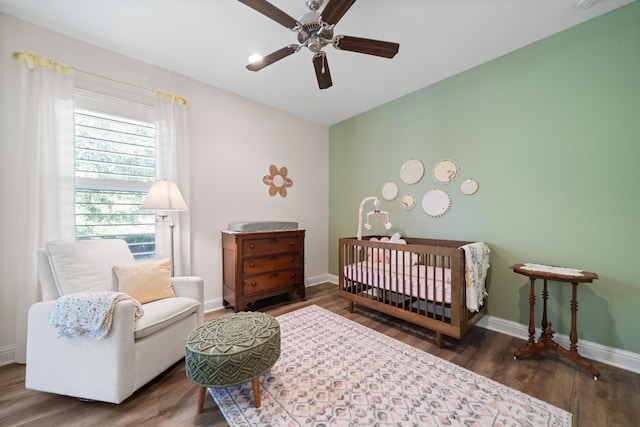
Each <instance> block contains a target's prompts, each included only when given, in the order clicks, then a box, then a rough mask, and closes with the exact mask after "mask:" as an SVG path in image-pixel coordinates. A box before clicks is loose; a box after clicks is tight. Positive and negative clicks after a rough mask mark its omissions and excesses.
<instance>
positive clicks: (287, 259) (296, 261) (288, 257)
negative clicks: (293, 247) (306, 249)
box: [242, 252, 302, 276]
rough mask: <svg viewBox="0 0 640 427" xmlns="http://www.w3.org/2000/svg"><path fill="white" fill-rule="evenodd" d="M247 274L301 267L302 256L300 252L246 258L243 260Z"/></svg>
mask: <svg viewBox="0 0 640 427" xmlns="http://www.w3.org/2000/svg"><path fill="white" fill-rule="evenodd" d="M242 265H243V269H244V274H245V276H247V275H250V274H257V273H264V272H265V271H275V270H285V269H288V268H289V269H290V268H299V267H300V266H301V265H302V258H301V256H300V253H299V252H294V253H288V254H273V255H267V256H261V257H255V258H245V259H244V260H243V261H242Z"/></svg>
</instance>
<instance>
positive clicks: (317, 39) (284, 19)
mask: <svg viewBox="0 0 640 427" xmlns="http://www.w3.org/2000/svg"><path fill="white" fill-rule="evenodd" d="M239 1H240V2H241V3H244V4H246V5H247V6H249V7H250V8H252V9H254V10H255V11H257V12H260V13H261V14H263V15H265V16H266V17H267V18H271V19H273V20H274V21H276V22H277V23H279V24H280V25H283V26H285V27H287V28H289V29H290V30H292V31H294V32H295V33H296V34H297V36H298V42H299V43H300V44H290V45H288V46H285V47H283V48H282V49H279V50H276V51H275V52H272V53H270V54H269V55H267V56H265V57H263V58H262V59H260V60H258V61H255V62H252V63H251V64H249V65H247V69H248V70H250V71H259V70H261V69H263V68H264V67H266V66H267V65H271V64H273V63H274V62H276V61H279V60H281V59H283V58H286V57H287V56H289V55H291V54H293V53H296V52H297V51H299V50H300V49H301V48H302V47H306V48H308V49H309V50H310V51H311V52H313V53H314V55H313V58H312V60H313V67H314V69H315V72H316V78H317V80H318V87H319V88H320V89H327V88H329V87H331V85H332V84H333V83H332V82H331V74H330V73H329V64H328V62H327V55H326V54H325V52H324V51H323V50H322V48H324V47H325V46H326V45H329V44H330V45H332V46H333V47H334V48H336V49H339V50H348V51H351V52H357V53H364V54H367V55H375V56H380V57H383V58H393V57H394V56H395V55H396V53H398V48H399V47H400V45H399V44H398V43H391V42H385V41H380V40H372V39H363V38H360V37H352V36H342V35H338V36H335V37H334V36H333V27H334V26H335V25H336V24H337V23H338V21H340V19H341V18H342V17H343V16H344V14H345V13H346V12H347V10H349V8H350V7H351V6H352V5H353V4H354V3H355V2H356V0H329V1H328V3H327V5H326V6H325V7H324V9H323V10H322V12H318V10H319V9H320V7H321V6H322V4H323V3H324V0H305V4H306V5H307V7H308V8H309V9H310V10H311V12H309V13H307V14H305V15H304V16H303V17H302V18H301V19H300V20H297V19H294V18H292V17H291V16H289V15H288V14H287V13H285V12H283V11H282V10H280V9H278V8H277V7H276V6H274V5H272V4H271V3H269V2H268V1H266V0H239Z"/></svg>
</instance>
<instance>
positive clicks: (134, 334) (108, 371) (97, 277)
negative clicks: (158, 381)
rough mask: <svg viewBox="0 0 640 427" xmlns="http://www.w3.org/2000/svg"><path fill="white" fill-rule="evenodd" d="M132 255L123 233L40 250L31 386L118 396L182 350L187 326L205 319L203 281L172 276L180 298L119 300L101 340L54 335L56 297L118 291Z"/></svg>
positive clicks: (31, 327) (32, 314)
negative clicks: (138, 309) (119, 272)
mask: <svg viewBox="0 0 640 427" xmlns="http://www.w3.org/2000/svg"><path fill="white" fill-rule="evenodd" d="M133 262H135V261H134V259H133V256H132V254H131V252H130V251H129V248H128V246H127V244H126V242H125V241H124V240H117V239H113V240H78V241H67V242H49V243H48V244H47V245H45V248H44V249H39V250H38V273H39V278H40V286H41V289H42V297H43V302H39V303H36V304H34V305H32V306H31V308H30V310H29V323H28V333H27V366H26V379H25V386H26V388H28V389H33V390H40V391H45V392H50V393H56V394H63V395H68V396H74V397H78V398H82V399H89V400H98V401H103V402H112V403H120V402H122V401H123V400H124V399H126V398H127V397H128V396H130V395H131V394H132V393H133V392H134V391H136V390H137V389H138V388H140V387H141V386H143V385H144V384H146V383H147V382H149V381H150V380H151V379H153V378H155V377H156V376H157V375H159V374H160V373H162V372H163V371H165V370H166V369H167V368H169V367H170V366H171V365H173V364H174V363H175V362H177V361H179V360H180V359H181V358H183V357H184V355H185V344H186V340H187V337H188V335H189V333H190V332H191V331H192V330H193V329H194V328H196V327H197V326H199V325H201V324H202V323H203V322H204V282H203V280H202V279H201V278H199V277H175V278H171V282H172V286H173V289H174V291H175V295H176V296H175V297H171V298H165V299H160V300H157V301H152V302H148V303H146V304H143V305H142V306H143V309H144V315H143V316H142V317H140V318H139V319H138V320H134V311H135V305H134V303H133V301H131V300H125V301H121V302H119V303H117V304H116V306H115V310H114V312H113V322H112V325H111V329H110V332H109V333H108V334H107V335H106V336H105V337H104V338H102V339H95V338H92V337H88V336H79V337H70V336H61V337H58V336H57V331H56V328H55V327H54V326H53V325H50V324H49V322H48V314H49V312H50V310H51V309H52V307H53V306H54V302H55V300H56V299H57V298H58V297H60V296H62V295H65V294H68V293H70V292H97V291H117V290H118V281H117V277H116V276H115V274H114V272H113V267H114V266H115V265H124V264H129V263H133Z"/></svg>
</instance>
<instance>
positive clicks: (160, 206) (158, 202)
mask: <svg viewBox="0 0 640 427" xmlns="http://www.w3.org/2000/svg"><path fill="white" fill-rule="evenodd" d="M142 209H148V210H155V211H156V214H157V215H158V218H160V221H164V220H165V219H166V218H167V217H169V229H170V234H171V276H173V275H174V261H173V258H174V254H173V229H174V228H175V226H176V225H175V224H174V223H173V219H172V218H171V215H169V214H168V213H167V212H168V211H186V210H187V203H186V202H185V201H184V198H183V197H182V194H181V193H180V190H179V189H178V186H177V185H176V183H175V182H173V181H168V180H166V179H159V180H157V181H156V182H154V183H153V185H152V186H151V189H150V190H149V194H147V197H145V199H144V201H143V202H142Z"/></svg>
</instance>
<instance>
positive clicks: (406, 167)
mask: <svg viewBox="0 0 640 427" xmlns="http://www.w3.org/2000/svg"><path fill="white" fill-rule="evenodd" d="M423 175H424V165H423V164H422V162H421V161H420V160H415V159H412V160H407V161H406V162H404V163H403V164H402V167H401V168H400V179H402V182H404V183H405V184H415V183H416V182H418V181H420V180H421V179H422V176H423Z"/></svg>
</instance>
